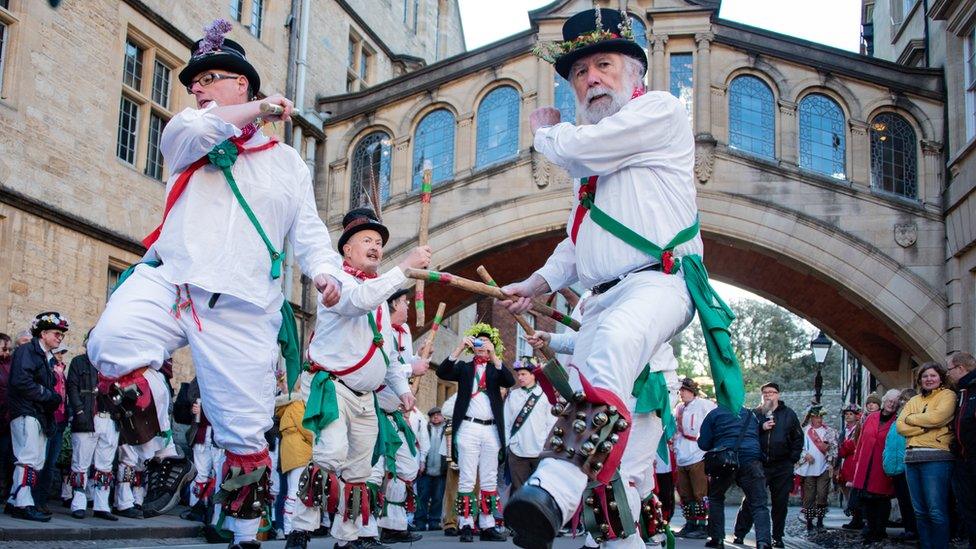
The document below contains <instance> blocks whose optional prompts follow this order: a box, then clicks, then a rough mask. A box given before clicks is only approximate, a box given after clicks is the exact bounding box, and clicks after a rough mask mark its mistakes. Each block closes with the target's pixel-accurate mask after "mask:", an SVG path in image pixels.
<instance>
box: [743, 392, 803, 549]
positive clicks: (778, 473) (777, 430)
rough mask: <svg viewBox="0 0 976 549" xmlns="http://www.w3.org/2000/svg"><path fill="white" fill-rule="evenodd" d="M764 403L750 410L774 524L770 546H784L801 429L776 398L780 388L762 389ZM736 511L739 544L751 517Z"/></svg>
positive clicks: (746, 512) (750, 526)
mask: <svg viewBox="0 0 976 549" xmlns="http://www.w3.org/2000/svg"><path fill="white" fill-rule="evenodd" d="M761 390H762V396H763V402H762V404H761V405H759V406H757V407H756V408H755V409H753V413H754V414H756V419H758V420H759V424H760V428H759V445H760V447H761V448H762V453H763V470H764V472H765V474H766V485H767V486H768V487H769V494H770V501H771V503H772V504H771V506H770V507H771V513H770V514H771V515H772V519H773V520H772V523H773V529H772V533H773V544H772V545H773V547H783V531H784V529H785V527H786V510H787V506H788V505H789V500H790V490H791V489H792V488H793V466H794V464H795V463H796V462H797V461H799V460H800V453H801V452H802V451H803V429H802V428H801V427H800V420H799V418H797V417H796V412H794V411H793V410H792V409H791V408H790V407H789V406H787V405H786V404H785V403H783V402H782V401H780V399H779V385H777V384H776V383H767V384H765V385H763V386H762V389H761ZM744 505H745V502H743V507H740V508H739V514H738V515H737V516H736V517H735V529H734V532H735V542H736V543H742V541H741V540H742V539H743V538H745V537H746V534H748V533H749V530H750V529H751V528H752V515H751V514H750V513H749V511H748V510H747V509H745V508H744Z"/></svg>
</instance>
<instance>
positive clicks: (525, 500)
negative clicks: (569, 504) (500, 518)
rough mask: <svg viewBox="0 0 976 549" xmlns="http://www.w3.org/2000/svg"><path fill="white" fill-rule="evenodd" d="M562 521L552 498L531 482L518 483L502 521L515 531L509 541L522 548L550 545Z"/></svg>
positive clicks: (547, 546) (538, 548) (531, 548)
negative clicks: (518, 485)
mask: <svg viewBox="0 0 976 549" xmlns="http://www.w3.org/2000/svg"><path fill="white" fill-rule="evenodd" d="M562 523H563V517H562V512H561V511H560V510H559V507H558V506H557V505H556V500H555V499H553V498H552V496H551V495H549V492H546V491H545V490H543V489H542V488H541V487H539V486H535V485H533V484H524V485H522V487H521V488H519V490H518V491H517V492H515V494H514V495H512V497H511V498H509V500H508V504H507V505H506V506H505V524H507V525H508V527H509V528H511V529H512V531H514V532H515V535H514V537H513V538H512V543H514V544H515V545H517V546H519V547H524V548H525V549H551V548H552V540H553V539H555V538H556V533H557V532H559V527H560V526H562Z"/></svg>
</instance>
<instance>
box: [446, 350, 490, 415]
mask: <svg viewBox="0 0 976 549" xmlns="http://www.w3.org/2000/svg"><path fill="white" fill-rule="evenodd" d="M470 364H474V362H471V363H470ZM494 367H495V365H494V364H492V363H490V362H489V363H487V364H483V365H481V366H474V383H472V384H471V392H472V393H474V392H475V391H478V380H479V379H481V375H482V374H484V375H485V381H486V382H487V376H488V373H487V372H486V371H485V369H486V368H494ZM467 417H473V418H475V419H485V420H489V419H495V416H493V415H492V413H491V401H490V400H488V393H486V392H484V391H478V392H477V394H475V395H474V396H473V397H471V402H470V403H468V412H467ZM463 419H464V418H463V417H462V418H458V421H456V422H455V423H454V425H460V424H461V423H460V420H463Z"/></svg>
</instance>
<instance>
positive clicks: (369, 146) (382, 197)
mask: <svg viewBox="0 0 976 549" xmlns="http://www.w3.org/2000/svg"><path fill="white" fill-rule="evenodd" d="M390 158H391V154H390V136H389V135H387V134H386V132H373V133H371V134H369V135H367V136H366V137H364V138H362V139H361V140H360V141H359V144H357V145H356V148H355V149H354V150H353V152H352V188H351V193H350V194H351V195H352V200H351V202H350V204H351V206H352V207H353V208H358V207H360V206H369V207H375V206H376V204H373V197H374V196H375V195H379V201H380V204H383V203H384V202H386V201H387V200H388V199H389V198H390Z"/></svg>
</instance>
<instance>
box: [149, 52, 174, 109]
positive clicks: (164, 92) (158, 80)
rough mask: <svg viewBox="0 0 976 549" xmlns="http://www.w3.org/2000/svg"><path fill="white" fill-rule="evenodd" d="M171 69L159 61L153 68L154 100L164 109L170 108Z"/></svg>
mask: <svg viewBox="0 0 976 549" xmlns="http://www.w3.org/2000/svg"><path fill="white" fill-rule="evenodd" d="M169 80H170V69H169V67H167V66H166V65H164V64H163V63H162V62H161V61H159V60H158V59H157V60H156V63H155V66H154V67H153V86H152V100H153V101H155V102H156V103H159V105H160V106H161V107H163V108H166V109H168V108H169Z"/></svg>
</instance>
